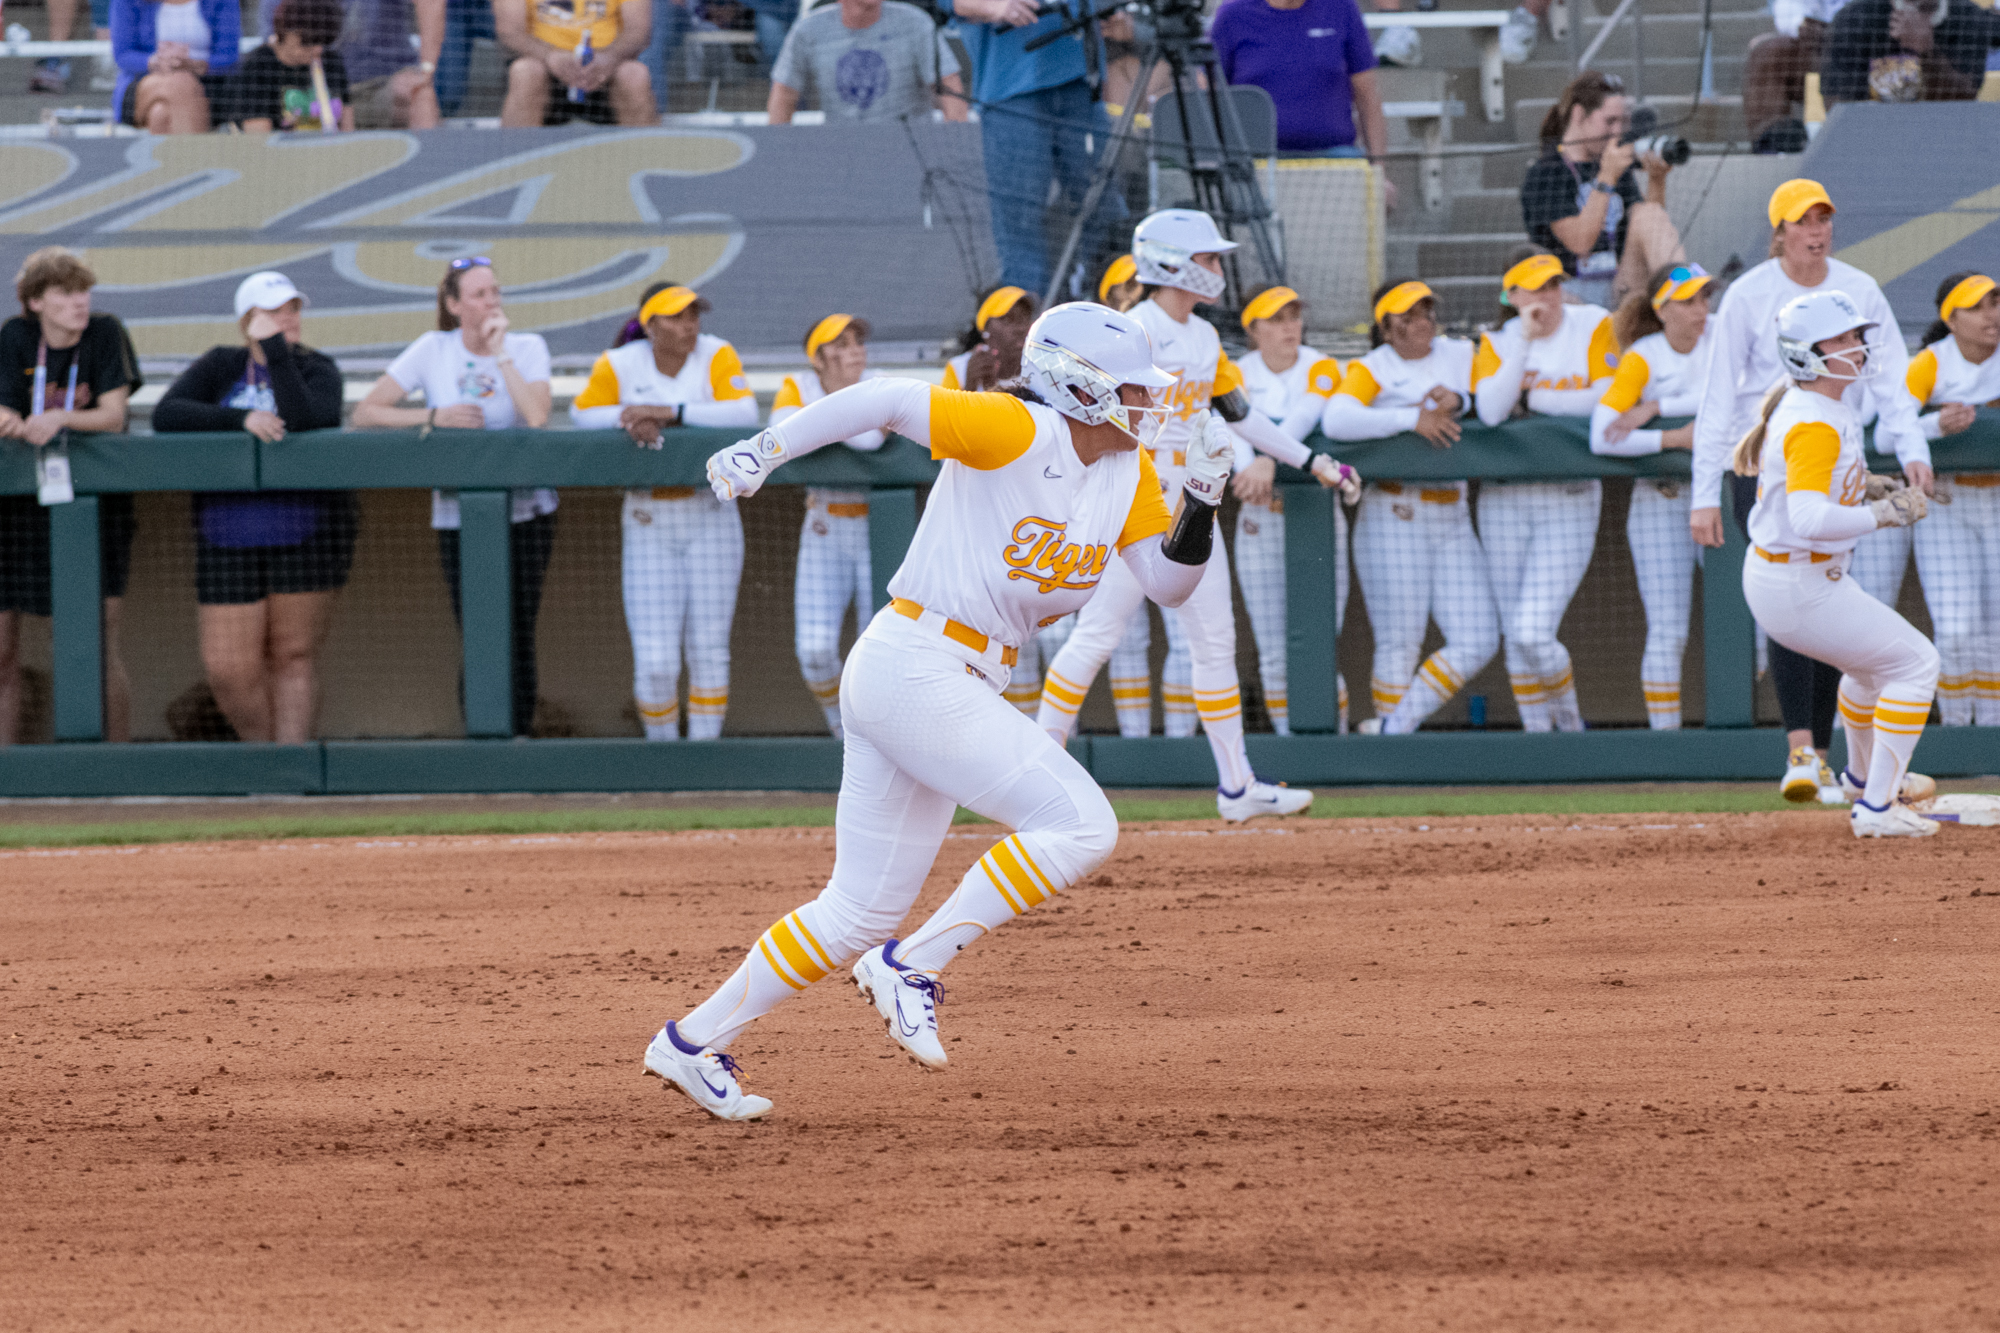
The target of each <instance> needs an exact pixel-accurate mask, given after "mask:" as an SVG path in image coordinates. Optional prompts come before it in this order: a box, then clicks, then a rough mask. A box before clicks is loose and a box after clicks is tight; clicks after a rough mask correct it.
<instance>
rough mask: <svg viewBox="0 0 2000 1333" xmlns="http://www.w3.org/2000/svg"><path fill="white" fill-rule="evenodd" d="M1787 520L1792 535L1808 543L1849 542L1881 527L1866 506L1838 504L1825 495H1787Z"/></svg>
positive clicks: (1796, 492) (1816, 492) (1815, 493)
mask: <svg viewBox="0 0 2000 1333" xmlns="http://www.w3.org/2000/svg"><path fill="white" fill-rule="evenodd" d="M1785 518H1786V519H1787V521H1789V522H1790V523H1791V525H1792V531H1793V532H1794V533H1796V534H1797V535H1798V536H1800V537H1802V538H1804V539H1805V540H1806V541H1809V542H1838V541H1846V540H1847V539H1848V538H1849V537H1860V536H1864V535H1866V534H1868V533H1870V532H1873V531H1875V529H1876V527H1877V526H1878V525H1877V524H1876V522H1875V514H1874V511H1873V510H1871V509H1869V507H1868V506H1867V505H1843V504H1835V503H1834V502H1833V499H1832V497H1831V496H1829V495H1827V493H1826V492H1824V491H1788V492H1786V494H1785Z"/></svg>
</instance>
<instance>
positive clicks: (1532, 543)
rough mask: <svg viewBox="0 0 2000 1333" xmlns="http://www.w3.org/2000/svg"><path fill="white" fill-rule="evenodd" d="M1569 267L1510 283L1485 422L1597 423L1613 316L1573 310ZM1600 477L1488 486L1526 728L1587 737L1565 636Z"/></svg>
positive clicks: (1510, 276) (1478, 397) (1485, 351)
mask: <svg viewBox="0 0 2000 1333" xmlns="http://www.w3.org/2000/svg"><path fill="white" fill-rule="evenodd" d="M1564 279H1565V275H1564V273H1563V266H1562V261H1561V260H1559V259H1557V258H1556V257H1555V256H1554V255H1552V254H1549V253H1547V252H1546V251H1530V252H1529V253H1528V254H1527V255H1526V256H1525V257H1517V260H1516V262H1515V264H1514V266H1513V267H1512V268H1510V269H1508V270H1507V273H1506V276H1505V277H1503V278H1502V279H1501V288H1502V290H1501V295H1500V303H1501V307H1502V309H1503V311H1504V313H1506V314H1509V315H1512V316H1513V318H1512V319H1509V320H1507V321H1506V322H1505V323H1504V324H1502V325H1501V326H1500V327H1499V328H1498V329H1495V330H1494V331H1493V332H1492V333H1489V334H1486V335H1485V336H1483V337H1481V338H1480V340H1479V350H1478V352H1476V353H1475V354H1474V355H1473V358H1472V397H1473V401H1474V403H1475V405H1476V406H1477V407H1478V409H1479V419H1480V420H1481V421H1483V422H1485V423H1486V424H1487V425H1489V426H1497V425H1499V424H1500V423H1501V422H1503V421H1505V420H1507V418H1509V417H1511V416H1516V415H1529V414H1536V413H1539V414H1541V415H1544V416H1552V417H1588V416H1589V415H1590V414H1591V411H1592V410H1593V409H1594V408H1595V407H1596V406H1597V400H1598V398H1600V397H1601V396H1602V395H1603V393H1604V381H1606V380H1608V379H1610V378H1611V374H1612V372H1613V371H1614V370H1616V369H1617V368H1618V340H1617V338H1616V336H1615V335H1614V334H1613V333H1612V331H1611V315H1610V314H1609V312H1607V311H1605V310H1604V309H1602V308H1601V307H1598V306H1594V305H1566V304H1564V302H1563V290H1562V289H1563V282H1564ZM1603 503H1604V486H1603V483H1601V482H1598V481H1575V480H1571V481H1504V482H1503V481H1489V482H1486V483H1485V484H1484V485H1482V486H1481V487H1480V490H1479V537H1480V541H1481V543H1482V544H1484V546H1485V548H1486V567H1487V570H1488V572H1489V573H1490V574H1491V576H1492V580H1493V600H1494V601H1495V602H1496V603H1497V604H1498V605H1499V608H1500V629H1501V632H1502V633H1503V634H1505V635H1506V636H1507V675H1508V678H1509V680H1510V682H1511V683H1512V685H1513V689H1514V703H1515V706H1516V707H1517V708H1519V709H1520V712H1521V728H1522V730H1524V731H1547V730H1549V729H1550V728H1551V727H1553V728H1555V729H1556V730H1558V731H1582V730H1583V713H1582V711H1581V709H1579V708H1578V706H1577V702H1576V678H1575V676H1574V675H1573V674H1572V673H1571V670H1570V658H1569V650H1568V649H1567V648H1565V647H1563V646H1562V644H1561V643H1560V642H1558V641H1557V639H1556V630H1557V629H1558V628H1559V627H1560V626H1561V625H1562V618H1563V612H1564V611H1566V610H1568V609H1569V601H1570V598H1572V597H1574V596H1576V590H1577V586H1578V585H1579V584H1581V583H1582V582H1583V575H1584V571H1585V570H1587V569H1588V568H1590V553H1591V550H1592V549H1593V548H1594V547H1595V546H1596V545H1597V513H1598V510H1599V509H1600V508H1602V507H1603Z"/></svg>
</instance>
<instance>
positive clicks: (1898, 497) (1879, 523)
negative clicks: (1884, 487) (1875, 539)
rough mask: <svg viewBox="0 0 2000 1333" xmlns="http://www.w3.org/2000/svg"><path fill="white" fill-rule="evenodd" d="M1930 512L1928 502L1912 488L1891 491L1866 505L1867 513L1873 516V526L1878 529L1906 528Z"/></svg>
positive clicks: (1919, 492) (1922, 494)
mask: <svg viewBox="0 0 2000 1333" xmlns="http://www.w3.org/2000/svg"><path fill="white" fill-rule="evenodd" d="M1930 511H1931V506H1930V501H1929V500H1926V499H1925V498H1924V493H1923V492H1922V491H1920V490H1917V489H1915V488H1913V487H1904V488H1903V489H1902V490H1900V491H1891V492H1889V493H1888V494H1887V495H1885V496H1883V497H1882V498H1881V499H1879V500H1871V501H1870V502H1869V504H1868V512H1869V513H1871V514H1873V515H1875V526H1876V527H1879V528H1907V527H1909V526H1910V524H1912V523H1914V522H1916V521H1917V520H1918V519H1920V518H1922V517H1923V516H1924V515H1925V514H1928V513H1930Z"/></svg>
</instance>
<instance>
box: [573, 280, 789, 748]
mask: <svg viewBox="0 0 2000 1333" xmlns="http://www.w3.org/2000/svg"><path fill="white" fill-rule="evenodd" d="M709 308H710V307H709V304H708V299H707V298H706V297H703V296H699V295H697V294H696V293H695V292H694V291H693V290H692V289H690V288H687V287H670V286H667V285H666V284H665V283H660V284H657V285H655V286H654V287H651V288H649V289H648V290H647V291H646V293H645V295H644V296H642V297H641V298H640V302H639V326H640V328H642V329H643V330H644V331H645V336H644V338H643V339H641V340H639V341H634V342H628V343H624V344H623V345H621V346H618V347H614V348H613V349H612V350H610V351H609V352H606V353H604V355H602V356H600V357H598V358H597V363H596V364H595V365H593V366H592V367H591V368H590V381H589V383H587V384H585V385H584V386H583V392H582V393H579V394H578V395H577V396H576V401H575V402H573V403H572V404H571V405H570V419H571V420H572V421H574V422H575V423H576V424H577V425H578V426H579V427H582V428H583V429H586V430H608V429H610V428H612V427H617V428H620V429H622V430H623V431H624V432H625V433H626V434H627V435H629V436H631V437H632V443H634V444H636V445H639V446H641V447H642V448H647V449H658V448H660V447H661V445H662V444H663V443H665V440H664V436H665V433H666V432H667V431H669V430H671V429H672V428H674V427H675V426H714V427H729V428H732V429H735V430H754V429H755V428H756V426H757V400H756V398H755V397H754V396H753V395H752V394H751V392H750V382H749V380H748V379H746V378H745V377H744V374H743V362H742V360H741V359H740V358H739V357H738V356H737V355H736V349H735V348H734V347H731V346H730V345H729V344H728V343H727V342H724V341H723V340H722V339H721V338H718V337H715V336H714V335H713V334H708V333H703V332H702V331H701V317H702V315H703V314H704V313H706V312H707V311H708V309H709ZM624 538H625V540H624V590H625V627H626V629H627V630H628V631H630V632H631V635H632V696H633V703H634V705H635V706H636V707H637V709H638V711H639V721H640V723H641V724H642V725H643V726H644V727H645V729H646V739H647V740H654V741H670V740H678V739H679V738H680V699H681V692H680V691H681V660H682V656H683V650H684V649H685V656H686V660H687V670H688V725H687V734H688V739H689V740H691V741H712V740H714V739H715V738H716V737H718V736H720V735H721V734H722V720H723V717H724V716H725V715H726V714H727V713H728V711H729V630H730V626H731V625H732V624H733V623H734V621H735V618H736V589H737V585H738V584H739V583H741V582H742V579H743V520H742V519H741V518H740V517H739V516H738V515H737V513H736V502H735V501H734V500H718V499H716V498H715V496H713V495H712V494H710V493H709V489H708V487H706V486H655V487H651V488H649V489H637V490H630V491H627V492H625V505H624Z"/></svg>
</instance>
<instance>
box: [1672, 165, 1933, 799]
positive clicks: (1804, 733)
mask: <svg viewBox="0 0 2000 1333" xmlns="http://www.w3.org/2000/svg"><path fill="white" fill-rule="evenodd" d="M1767 213H1768V216H1769V218H1770V222H1771V252H1772V257H1771V258H1770V259H1768V260H1766V261H1765V262H1764V263H1762V264H1759V265H1757V266H1756V267H1755V268H1753V269H1751V270H1750V271H1749V272H1747V273H1745V274H1744V275H1743V276H1742V277H1740V278H1738V279H1737V280H1736V281H1735V282H1733V283H1731V284H1730V285H1729V290H1728V291H1727V292H1725V293H1724V294H1723V297H1722V302H1721V304H1720V305H1718V306H1717V307H1716V309H1715V316H1714V318H1713V319H1711V320H1710V321H1709V329H1708V340H1709V343H1710V349H1709V352H1708V371H1707V375H1706V376H1705V378H1706V381H1707V382H1706V384H1705V385H1704V386H1703V389H1702V397H1701V411H1700V413H1699V414H1698V415H1697V416H1696V417H1695V422H1694V461H1693V468H1694V494H1693V495H1692V496H1691V497H1690V502H1691V508H1690V509H1689V511H1688V528H1689V530H1690V531H1691V532H1692V533H1693V534H1694V539H1695V541H1696V542H1698V543H1699V544H1701V545H1703V546H1720V545H1722V509H1721V503H1722V477H1723V474H1724V473H1725V472H1726V471H1727V470H1728V467H1729V460H1730V452H1731V450H1732V449H1734V448H1735V446H1736V443H1737V441H1739V440H1741V439H1742V438H1743V435H1744V432H1746V431H1748V430H1749V429H1750V427H1751V426H1753V425H1755V424H1756V418H1757V412H1758V403H1759V401H1760V400H1761V399H1762V397H1763V395H1764V393H1765V391H1766V390H1767V389H1769V388H1770V387H1771V386H1772V385H1773V384H1776V383H1780V382H1782V381H1783V379H1784V367H1783V366H1782V365H1781V364H1780V361H1779V357H1778V344H1777V335H1776V327H1777V318H1778V311H1779V309H1780V308H1781V307H1782V306H1783V305H1784V304H1785V302H1787V301H1789V300H1791V299H1792V298H1793V297H1795V296H1803V295H1805V294H1806V293H1807V292H1813V291H1820V290H1828V291H1834V290H1838V291H1842V292H1845V293H1847V296H1848V298H1849V299H1850V300H1852V301H1853V302H1854V303H1855V304H1856V305H1858V306H1859V307H1860V308H1861V311H1862V313H1863V314H1865V315H1867V316H1868V318H1869V319H1870V320H1872V321H1873V322H1874V323H1875V324H1876V325H1877V326H1879V328H1880V329H1881V334H1880V339H1881V343H1882V346H1881V347H1880V348H1878V349H1876V351H1875V353H1874V361H1875V363H1876V365H1877V366H1878V367H1879V369H1880V372H1881V374H1880V378H1879V379H1877V380H1876V382H1875V383H1874V384H1873V385H1869V384H1860V385H1850V386H1849V387H1848V391H1847V392H1848V405H1849V406H1851V407H1853V408H1855V410H1856V411H1858V412H1860V413H1862V415H1863V419H1864V420H1865V419H1866V417H1867V415H1868V413H1869V412H1870V411H1874V412H1877V413H1879V415H1880V423H1879V424H1878V425H1877V426H1876V428H1875V438H1876V442H1877V447H1878V448H1881V449H1882V451H1883V452H1884V453H1888V452H1892V451H1893V452H1894V453H1895V455H1896V457H1897V459H1898V460H1899V461H1901V463H1902V465H1903V475H1904V476H1905V477H1907V478H1908V479H1909V482H1910V484H1911V485H1912V486H1915V487H1917V488H1919V489H1921V490H1924V491H1926V492H1928V491H1929V490H1930V489H1931V486H1932V484H1933V483H1932V478H1931V466H1930V463H1931V455H1930V446H1929V444H1928V443H1927V442H1926V441H1925V439H1924V435H1923V432H1922V431H1921V430H1920V429H1918V427H1917V415H1916V408H1915V406H1914V405H1913V404H1912V403H1911V402H1910V401H1909V399H1908V396H1907V395H1906V394H1904V393H1902V392H1900V391H1899V390H1900V389H1901V386H1902V384H1903V381H1904V378H1905V376H1906V374H1907V372H1908V365H1907V362H1908V355H1907V353H1906V352H1905V351H1904V349H1903V333H1902V330H1901V329H1900V328H1899V327H1898V326H1897V324H1896V316H1895V313H1894V312H1893V311H1891V310H1890V308H1889V303H1888V301H1887V300H1885V299H1883V296H1882V289H1881V288H1880V287H1878V286H1876V285H1875V280H1874V279H1873V278H1871V277H1869V276H1868V275H1867V274H1866V273H1863V272H1862V271H1861V270H1860V269H1858V268H1855V267H1854V266H1853V265H1851V264H1845V263H1842V262H1841V261H1840V260H1838V259H1834V258H1832V257H1831V256H1832V253H1833V200H1831V199H1830V198H1828V197H1827V193H1826V190H1825V189H1824V188H1822V187H1821V185H1820V184H1819V182H1818V181H1811V180H1789V181H1786V182H1785V183H1784V184H1782V185H1780V186H1779V187H1778V188H1777V189H1776V190H1774V191H1772V193H1771V199H1770V204H1769V206H1768V209H1767ZM1883 390H1898V391H1897V392H1883ZM1756 490H1757V485H1756V482H1755V481H1753V480H1752V479H1750V478H1749V477H1738V478H1737V479H1736V481H1735V483H1734V494H1733V495H1732V496H1731V499H1732V501H1733V504H1734V507H1735V509H1736V514H1737V519H1738V522H1739V523H1741V522H1743V521H1744V520H1745V519H1746V518H1747V516H1748V514H1749V512H1750V507H1751V505H1752V503H1753V502H1754V499H1755V496H1756ZM1770 664H1771V667H1770V669H1771V681H1772V684H1773V685H1775V686H1776V687H1777V692H1778V709H1779V711H1780V712H1781V713H1782V714H1783V716H1784V725H1785V733H1786V745H1787V746H1788V747H1789V749H1790V755H1789V757H1788V758H1787V761H1786V766H1785V776H1784V778H1783V779H1782V780H1781V781H1780V783H1779V790H1780V791H1781V792H1783V793H1784V796H1785V799H1786V800H1790V801H1811V800H1815V799H1817V800H1819V801H1821V802H1823V803H1826V804H1829V805H1833V804H1839V803H1840V802H1841V801H1842V800H1843V799H1844V798H1843V796H1842V795H1841V791H1840V784H1839V782H1838V780H1837V779H1835V777H1834V775H1833V774H1832V772H1830V771H1829V770H1828V769H1827V767H1826V762H1825V761H1826V751H1827V747H1828V745H1830V744H1831V743H1832V740H1833V715H1834V707H1835V702H1836V699H1837V696H1838V693H1839V686H1840V673H1839V672H1838V671H1836V670H1835V669H1834V668H1833V667H1831V666H1829V665H1827V664H1826V663H1824V662H1821V663H1819V664H1817V665H1815V664H1814V662H1813V661H1812V659H1811V658H1808V657H1805V656H1802V655H1800V654H1798V653H1795V652H1793V651H1792V650H1791V649H1790V648H1788V647H1786V646H1785V644H1784V643H1783V642H1781V641H1780V642H1774V643H1772V644H1771V646H1770Z"/></svg>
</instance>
